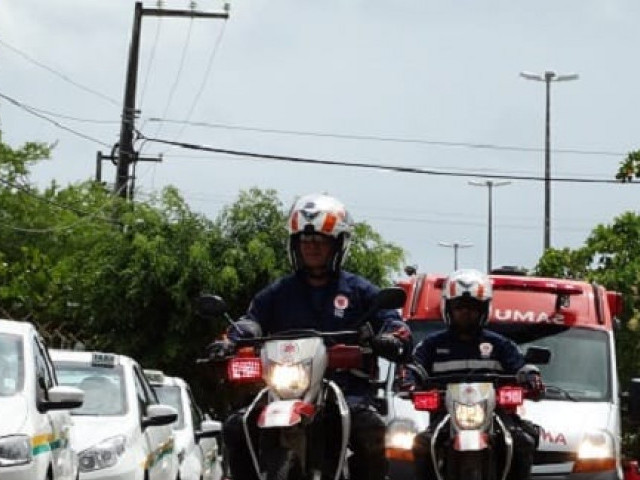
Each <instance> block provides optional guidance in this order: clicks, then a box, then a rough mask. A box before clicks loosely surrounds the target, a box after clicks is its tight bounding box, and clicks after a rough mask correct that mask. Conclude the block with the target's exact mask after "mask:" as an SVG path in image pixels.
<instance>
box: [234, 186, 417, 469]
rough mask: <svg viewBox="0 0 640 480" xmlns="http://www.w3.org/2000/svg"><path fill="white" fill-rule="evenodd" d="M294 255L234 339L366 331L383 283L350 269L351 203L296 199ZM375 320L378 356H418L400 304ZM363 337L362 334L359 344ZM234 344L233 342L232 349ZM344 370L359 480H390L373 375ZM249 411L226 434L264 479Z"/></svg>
mask: <svg viewBox="0 0 640 480" xmlns="http://www.w3.org/2000/svg"><path fill="white" fill-rule="evenodd" d="M287 227H288V232H289V236H288V241H287V253H288V256H289V260H290V263H291V265H292V267H293V270H294V273H292V274H290V275H287V276H285V277H283V278H281V279H279V280H277V281H275V282H274V283H272V284H271V285H269V286H268V287H266V288H265V289H263V290H262V291H261V292H259V293H258V294H257V295H256V296H255V297H254V299H253V301H252V302H251V305H250V306H249V309H248V312H247V314H246V316H245V317H243V319H241V320H239V321H238V322H236V327H233V326H232V327H230V328H229V329H228V331H227V336H228V338H229V340H230V341H231V342H233V341H234V340H237V339H239V338H251V337H255V336H260V335H268V334H273V333H277V332H281V331H284V330H289V329H307V328H309V329H316V330H320V331H327V332H329V331H339V330H358V329H359V328H360V327H362V325H359V324H358V322H359V321H361V318H362V316H363V314H364V313H365V312H367V311H369V308H370V306H371V304H372V301H373V298H374V297H375V296H376V294H377V292H378V288H377V287H375V286H374V285H372V284H371V283H370V282H369V281H367V280H365V279H364V278H362V277H360V276H358V275H354V274H352V273H349V272H346V271H344V270H342V265H343V263H344V261H345V259H346V257H347V253H348V251H349V245H350V242H351V236H352V232H353V222H352V220H351V217H350V215H349V213H348V212H347V210H346V208H345V207H344V205H343V204H342V203H341V202H340V201H338V200H337V199H335V198H333V197H330V196H327V195H318V194H312V195H306V196H303V197H301V198H299V199H298V200H297V201H296V202H294V204H293V206H292V208H291V210H290V213H289V218H288V224H287ZM368 321H369V323H370V325H371V328H372V329H373V332H374V333H375V336H374V337H373V340H372V341H371V345H372V348H373V351H374V354H376V355H380V356H383V357H385V358H388V359H389V360H391V361H398V360H401V359H405V360H408V359H410V356H411V349H412V340H411V332H410V330H409V329H408V328H407V327H406V326H405V324H404V323H403V322H402V321H401V319H400V317H399V315H398V313H397V312H396V311H395V310H380V311H378V312H377V313H375V314H374V315H372V316H371V317H370V318H368ZM355 341H357V340H356V339H354V342H355ZM227 348H228V347H227ZM369 360H370V361H369V365H367V366H366V367H365V369H364V370H367V371H366V372H365V371H363V372H359V373H361V375H354V374H351V373H349V372H340V373H336V374H335V375H334V376H333V377H332V379H333V380H334V381H336V383H338V385H339V386H340V387H341V389H342V391H343V392H344V394H345V398H346V400H347V403H348V404H349V408H350V412H351V433H350V438H349V444H350V448H351V450H352V451H353V455H352V456H351V457H350V459H349V470H350V474H351V478H353V479H356V480H383V479H384V478H385V477H386V471H387V462H386V458H385V448H384V447H385V445H384V437H385V425H384V422H383V421H382V419H381V418H380V416H379V414H378V413H377V412H376V411H375V410H374V408H373V407H372V406H371V385H370V382H369V378H370V375H371V374H372V373H374V371H375V359H373V358H371V359H369ZM243 413H244V410H241V411H239V412H236V413H233V414H231V415H230V416H229V417H228V419H227V420H226V421H225V424H224V428H223V436H224V441H225V443H226V446H227V448H228V452H229V465H230V468H231V473H232V475H233V478H234V480H248V479H256V478H257V477H256V474H255V471H254V468H253V465H252V464H251V462H249V461H247V459H248V458H249V451H248V447H247V444H246V437H245V433H244V429H243V424H242V415H243Z"/></svg>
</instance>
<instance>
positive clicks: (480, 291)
mask: <svg viewBox="0 0 640 480" xmlns="http://www.w3.org/2000/svg"><path fill="white" fill-rule="evenodd" d="M483 299H484V285H482V284H481V283H479V284H478V300H483Z"/></svg>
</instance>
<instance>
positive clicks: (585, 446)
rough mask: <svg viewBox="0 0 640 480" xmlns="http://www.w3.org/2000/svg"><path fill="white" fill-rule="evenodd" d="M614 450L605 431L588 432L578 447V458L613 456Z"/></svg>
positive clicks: (611, 439) (611, 441)
mask: <svg viewBox="0 0 640 480" xmlns="http://www.w3.org/2000/svg"><path fill="white" fill-rule="evenodd" d="M614 450H615V448H614V444H613V438H611V435H608V434H607V433H606V432H588V433H586V434H585V435H584V437H583V439H582V442H580V446H579V447H578V458H579V459H580V460H587V459H596V458H613V457H614V456H615V452H614Z"/></svg>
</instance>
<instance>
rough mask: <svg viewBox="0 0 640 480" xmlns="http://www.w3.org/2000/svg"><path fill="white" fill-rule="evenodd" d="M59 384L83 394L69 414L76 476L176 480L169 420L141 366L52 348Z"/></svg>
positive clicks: (84, 479) (171, 412)
mask: <svg viewBox="0 0 640 480" xmlns="http://www.w3.org/2000/svg"><path fill="white" fill-rule="evenodd" d="M51 358H52V359H53V361H54V364H55V367H56V372H57V375H58V378H59V379H60V383H61V384H63V385H72V386H77V387H78V388H80V389H82V390H83V391H84V392H85V399H84V404H83V406H82V408H79V409H77V410H75V411H74V412H73V419H74V426H73V429H72V430H71V446H72V447H73V449H74V450H75V451H76V452H78V457H79V462H80V480H94V479H105V480H106V479H108V480H125V479H126V480H177V479H178V478H179V472H178V457H177V455H176V452H175V449H174V437H173V430H172V429H171V424H172V423H173V422H175V421H176V419H177V418H178V414H177V412H176V410H175V409H174V408H173V407H170V406H168V405H162V404H159V403H158V400H157V397H156V394H155V393H154V391H153V389H152V388H151V386H150V385H149V382H148V381H147V379H146V377H145V376H144V374H143V372H142V369H141V368H140V365H138V363H136V362H135V361H134V360H132V359H131V358H129V357H126V356H124V355H115V354H111V353H99V352H75V351H74V352H71V351H64V350H51Z"/></svg>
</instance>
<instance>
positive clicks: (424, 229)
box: [0, 0, 640, 271]
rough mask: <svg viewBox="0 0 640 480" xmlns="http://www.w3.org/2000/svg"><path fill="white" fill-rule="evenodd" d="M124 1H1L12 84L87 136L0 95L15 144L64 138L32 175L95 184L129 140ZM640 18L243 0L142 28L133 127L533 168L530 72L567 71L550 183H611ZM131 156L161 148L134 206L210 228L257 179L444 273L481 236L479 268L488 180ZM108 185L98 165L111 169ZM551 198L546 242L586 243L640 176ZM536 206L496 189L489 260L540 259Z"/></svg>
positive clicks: (631, 94)
mask: <svg viewBox="0 0 640 480" xmlns="http://www.w3.org/2000/svg"><path fill="white" fill-rule="evenodd" d="M145 6H147V7H155V6H156V3H155V2H151V1H148V2H146V3H145ZM165 7H167V8H169V7H171V8H188V7H189V5H188V2H186V1H180V2H179V1H176V0H167V1H166V2H165ZM197 8H198V9H200V10H205V11H219V10H221V8H222V3H220V2H219V1H215V2H214V1H212V0H207V1H205V0H199V1H198V2H197ZM133 9H134V2H133V1H131V0H90V1H84V2H78V1H77V0H55V1H51V2H44V1H42V0H0V94H2V95H5V96H9V97H10V98H12V99H15V100H17V101H19V102H22V103H23V104H26V105H28V106H30V107H33V108H36V109H39V110H38V111H37V113H39V114H40V115H44V116H46V117H48V118H50V119H54V120H55V121H57V122H58V123H60V124H61V125H63V126H66V127H69V128H70V129H73V130H74V131H76V132H78V133H80V134H83V135H85V136H88V137H90V139H87V138H83V137H81V136H79V135H77V134H74V133H71V132H69V131H67V130H64V129H61V128H59V127H57V126H55V125H53V124H52V123H50V122H47V121H46V120H44V119H42V118H39V117H38V116H36V115H34V114H33V113H27V112H26V111H25V110H24V109H21V108H18V107H16V106H15V105H14V104H12V103H10V102H8V101H7V100H6V99H0V122H1V123H0V125H1V128H2V132H3V139H4V141H5V142H8V143H10V144H11V145H13V146H19V145H20V144H21V143H23V142H25V141H28V140H40V141H44V142H57V147H56V149H55V151H54V154H53V158H52V160H50V161H48V162H45V163H43V164H41V165H40V166H38V167H37V168H35V169H34V172H33V178H34V180H36V181H37V182H38V184H40V185H43V186H44V185H46V184H47V183H48V182H50V181H51V180H55V181H57V182H58V183H61V184H66V183H69V182H75V181H80V180H84V179H87V178H91V177H93V176H94V173H95V158H96V152H97V151H99V150H101V151H102V152H104V153H108V152H109V151H110V149H111V145H113V143H114V142H116V141H117V139H118V135H119V124H118V122H119V119H120V114H121V110H122V97H123V91H124V80H125V68H126V60H127V54H128V46H129V41H130V38H131V26H132V19H133ZM639 18H640V2H638V1H637V0H607V1H605V0H563V1H562V2H558V1H557V0H539V1H536V2H524V1H507V0H504V1H499V0H486V1H471V0H467V1H458V2H445V1H442V0H441V1H435V0H398V1H396V2H389V1H381V0H323V1H318V0H269V1H267V0H235V1H233V2H232V3H231V17H230V19H229V20H228V21H226V22H225V21H221V20H189V19H184V18H182V19H178V18H164V19H161V20H159V19H157V18H152V17H145V18H144V19H143V25H142V45H141V56H140V67H139V82H138V103H137V106H138V108H139V109H140V118H139V119H138V121H137V127H138V128H139V129H140V130H141V131H142V132H143V134H145V135H146V136H147V137H159V138H164V139H168V140H176V139H179V140H182V141H185V142H191V143H197V144H203V145H208V146H213V147H218V148H227V149H236V150H243V151H250V152H257V153H266V154H275V155H288V156H298V157H305V158H315V159H323V160H332V161H345V162H354V163H373V164H379V165H391V166H403V167H406V166H409V167H415V168H421V169H428V170H436V171H439V172H445V173H449V174H451V173H455V174H459V173H472V174H474V175H480V176H482V175H492V174H498V175H500V174H504V175H514V176H520V177H522V176H524V177H536V178H538V177H541V176H543V174H544V153H543V150H542V149H543V146H544V84H543V83H539V82H533V81H528V80H524V79H522V78H520V77H519V75H518V73H519V72H520V71H523V70H526V71H532V72H537V73H541V72H544V71H545V70H554V71H556V72H558V73H560V74H564V73H573V72H575V73H578V74H579V75H580V78H579V80H577V81H573V82H566V83H555V84H553V85H552V101H551V111H552V116H551V121H552V148H553V149H554V151H553V152H552V176H553V177H565V178H579V179H584V178H588V179H603V180H610V179H612V178H613V176H614V175H615V172H616V170H617V166H618V163H619V161H620V160H621V159H623V158H624V156H625V154H626V152H628V151H630V150H634V149H638V148H640V135H639V134H638V131H639V129H638V123H639V122H638V120H637V112H638V111H640V88H639V87H638V85H640V78H639V77H640V64H638V62H637V59H638V41H637V34H636V32H637V21H638V19H639ZM32 112H33V110H32ZM54 114H55V115H57V116H54ZM65 117H68V118H65ZM158 119H165V120H168V121H165V122H159V121H158ZM185 120H187V121H189V122H191V123H197V124H198V125H190V124H184V123H179V122H182V121H185ZM204 124H206V125H204ZM222 127H225V128H222ZM228 127H240V128H228ZM265 130H268V131H265ZM274 130H278V131H279V132H274ZM283 131H286V132H289V133H283ZM293 133H296V134H293ZM363 137H366V138H363ZM408 140H411V141H408ZM137 147H138V148H141V149H142V151H143V153H144V154H145V155H153V154H157V153H161V152H163V153H164V154H165V155H164V161H163V162H162V163H160V164H155V163H144V164H140V165H139V167H138V171H137V174H138V180H137V185H138V186H139V187H140V190H141V191H140V193H139V195H140V197H141V198H143V196H144V195H146V194H149V193H151V192H154V191H157V190H159V189H161V188H162V187H163V186H165V185H167V184H173V185H176V186H177V187H178V188H179V189H180V190H181V191H182V193H183V194H184V196H185V197H186V198H187V200H188V201H189V203H190V204H191V205H192V207H193V208H194V209H195V210H198V211H201V212H204V213H205V214H207V215H209V216H212V217H213V216H215V215H216V213H217V212H218V211H219V209H220V208H221V207H222V206H223V205H224V204H227V203H229V202H231V201H233V199H234V198H235V196H236V195H237V193H238V191H239V190H240V189H247V188H250V187H252V186H258V187H261V188H275V189H277V190H278V191H279V193H280V196H281V199H282V200H283V201H284V202H285V203H289V202H291V201H292V200H293V198H294V197H295V196H296V195H299V194H303V193H308V192H313V191H323V192H328V193H330V194H333V195H335V196H337V197H339V198H341V199H342V200H343V201H344V202H345V203H346V204H347V205H348V206H349V207H350V209H351V211H352V214H353V216H354V217H355V218H356V219H359V220H366V221H367V222H369V223H370V224H372V225H373V226H374V228H376V229H377V230H378V231H379V232H381V233H382V234H383V236H384V237H385V238H387V239H388V240H391V241H394V242H395V243H397V244H399V245H400V246H402V247H403V248H405V249H406V251H407V253H408V260H409V262H411V263H415V264H418V265H419V267H420V269H421V270H428V271H447V270H449V269H451V267H452V265H453V254H452V250H451V249H449V248H443V247H440V246H438V242H439V241H445V242H453V241H460V242H469V243H473V247H471V248H468V249H465V250H462V251H461V252H460V265H461V266H468V267H479V268H481V269H484V268H485V265H486V234H487V190H486V188H478V187H472V186H469V185H468V182H469V181H470V180H473V179H474V178H472V177H463V176H453V175H422V174H409V173H393V172H388V171H382V170H363V169H358V168H352V167H335V166H316V165H300V164H291V163H284V162H273V161H268V160H260V159H248V158H243V157H229V156H224V155H219V154H210V153H206V152H194V151H188V150H182V149H178V148H173V149H167V147H166V146H164V145H159V144H154V143H152V142H144V143H143V142H138V143H137ZM487 147H488V148H487ZM504 147H517V148H504ZM567 150H569V151H571V152H573V153H568V152H567ZM114 177H115V170H114V168H113V167H112V166H111V165H107V164H105V168H104V178H105V179H106V180H107V181H109V182H112V181H113V178H114ZM476 180H480V179H479V178H476ZM552 192H553V193H552V245H553V246H556V247H564V246H569V247H575V246H578V245H580V244H581V243H582V242H583V241H584V239H585V238H586V236H587V235H588V233H589V232H590V231H591V229H592V228H593V226H595V225H596V224H597V223H602V222H605V223H606V222H610V221H611V220H612V219H613V218H614V217H615V216H616V215H618V214H620V213H622V212H623V211H626V210H632V209H637V203H638V199H639V198H640V185H638V186H636V185H617V184H606V183H603V184H586V183H571V182H557V183H556V182H554V183H553V186H552ZM543 195H544V193H543V183H541V182H539V181H526V180H513V181H512V183H511V184H510V185H508V186H505V187H502V188H500V189H497V190H495V195H494V199H495V204H494V227H495V228H494V264H495V265H507V264H508V265H521V266H526V267H533V266H534V265H535V263H536V261H537V259H538V258H539V256H540V254H541V251H542V244H543V198H544V196H543Z"/></svg>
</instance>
